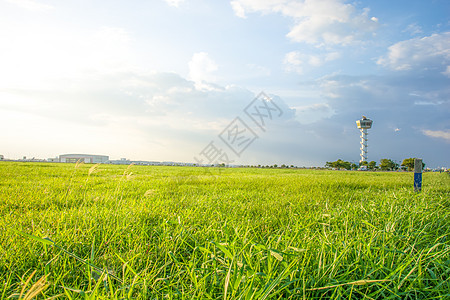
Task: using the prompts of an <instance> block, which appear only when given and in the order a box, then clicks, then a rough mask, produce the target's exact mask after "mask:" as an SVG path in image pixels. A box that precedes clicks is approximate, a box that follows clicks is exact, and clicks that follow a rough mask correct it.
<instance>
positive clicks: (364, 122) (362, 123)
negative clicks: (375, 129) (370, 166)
mask: <svg viewBox="0 0 450 300" xmlns="http://www.w3.org/2000/svg"><path fill="white" fill-rule="evenodd" d="M372 123H373V121H372V120H370V119H367V118H366V117H365V116H362V119H361V120H358V121H356V126H358V128H359V130H360V131H361V142H360V144H361V148H360V150H361V154H360V156H361V158H360V159H359V162H360V163H361V162H363V161H367V134H368V133H367V129H370V128H372Z"/></svg>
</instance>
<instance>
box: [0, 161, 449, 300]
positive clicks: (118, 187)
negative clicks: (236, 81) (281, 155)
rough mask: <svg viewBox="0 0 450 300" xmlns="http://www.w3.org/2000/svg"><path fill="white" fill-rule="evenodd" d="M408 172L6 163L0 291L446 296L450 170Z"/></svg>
mask: <svg viewBox="0 0 450 300" xmlns="http://www.w3.org/2000/svg"><path fill="white" fill-rule="evenodd" d="M412 177H413V174H412V173H396V172H344V171H314V170H290V169H227V168H223V169H218V168H209V169H206V168H188V167H146V166H112V165H98V166H97V165H84V164H81V165H75V164H43V163H42V164H41V163H14V162H2V163H0V211H1V213H0V229H1V235H0V278H1V283H2V285H1V287H0V298H1V299H6V298H8V297H10V296H13V297H16V298H25V299H27V298H28V299H31V298H32V297H33V295H38V298H39V299H46V298H50V297H53V296H57V298H61V299H339V298H342V299H350V298H351V299H445V298H447V299H449V298H450V280H449V278H450V236H449V234H450V199H449V198H450V197H449V196H450V177H449V176H448V175H447V174H444V173H442V174H439V173H425V174H424V175H423V178H424V179H423V180H424V186H423V191H422V192H421V193H414V192H413V188H412V180H413V179H412ZM43 238H48V239H43ZM33 273H34V274H33ZM58 295H59V296H58Z"/></svg>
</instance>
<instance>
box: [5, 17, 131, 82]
mask: <svg viewBox="0 0 450 300" xmlns="http://www.w3.org/2000/svg"><path fill="white" fill-rule="evenodd" d="M0 36H2V37H3V38H4V39H5V40H7V41H9V42H8V43H5V44H4V45H2V47H0V65H1V66H2V69H3V70H8V72H0V88H1V87H7V88H14V87H28V88H30V87H32V86H33V87H35V88H39V89H42V88H46V87H47V88H50V89H51V88H53V87H54V86H55V85H56V86H57V85H59V84H60V81H61V80H62V81H64V80H68V78H70V79H72V80H74V83H75V80H77V79H79V78H83V77H85V76H87V75H88V76H95V75H96V74H98V73H114V72H122V71H124V70H130V69H133V68H134V67H135V66H137V65H138V64H137V63H136V55H134V53H135V50H133V48H132V47H131V44H132V42H133V40H132V38H131V35H130V34H129V33H128V32H127V31H126V30H124V29H122V28H115V27H100V28H94V29H91V30H86V31H81V32H75V31H72V30H68V29H67V28H60V27H54V26H44V25H36V26H33V27H27V26H23V27H12V28H3V27H0Z"/></svg>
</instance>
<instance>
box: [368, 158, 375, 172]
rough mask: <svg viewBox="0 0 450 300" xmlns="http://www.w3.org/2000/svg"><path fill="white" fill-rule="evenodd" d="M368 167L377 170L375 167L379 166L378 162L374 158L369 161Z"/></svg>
mask: <svg viewBox="0 0 450 300" xmlns="http://www.w3.org/2000/svg"><path fill="white" fill-rule="evenodd" d="M367 167H368V168H369V170H375V168H376V167H377V162H376V161H374V160H372V161H371V162H369V164H368V165H367Z"/></svg>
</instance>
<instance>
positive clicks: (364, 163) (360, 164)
mask: <svg viewBox="0 0 450 300" xmlns="http://www.w3.org/2000/svg"><path fill="white" fill-rule="evenodd" d="M359 166H360V167H362V166H366V167H368V166H369V163H368V162H367V161H365V160H363V161H361V162H359Z"/></svg>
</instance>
